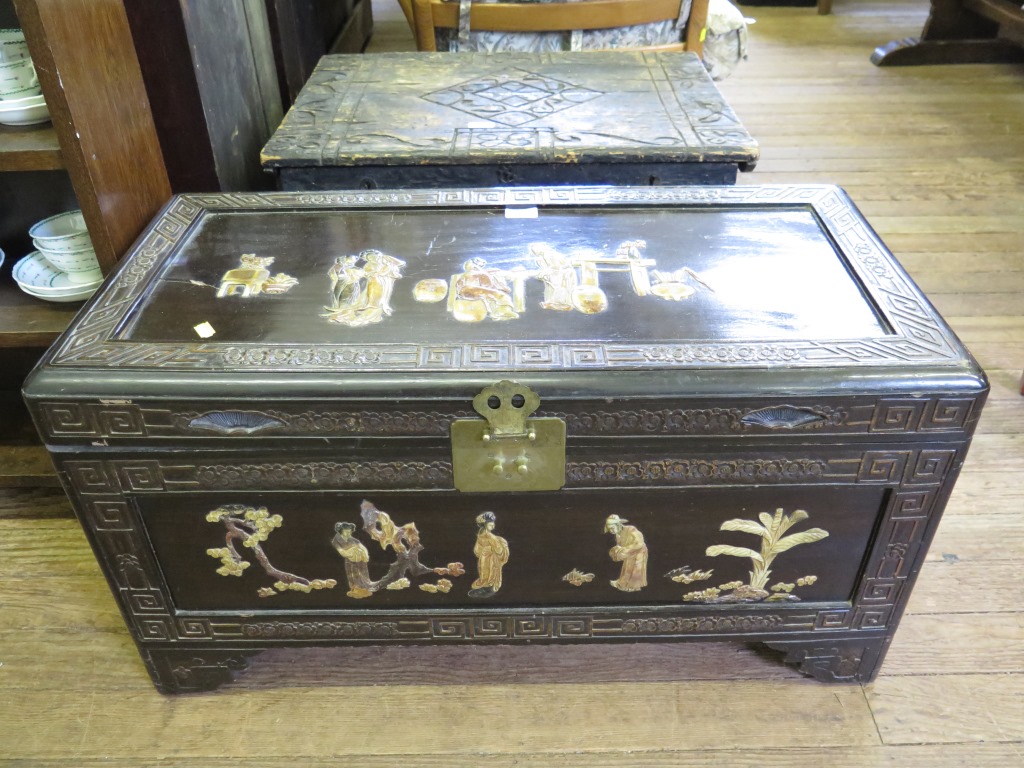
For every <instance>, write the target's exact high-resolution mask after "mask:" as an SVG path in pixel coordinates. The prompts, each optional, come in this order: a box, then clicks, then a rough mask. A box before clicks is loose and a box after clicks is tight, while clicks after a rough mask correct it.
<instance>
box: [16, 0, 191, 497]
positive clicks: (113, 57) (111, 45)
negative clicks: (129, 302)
mask: <svg viewBox="0 0 1024 768" xmlns="http://www.w3.org/2000/svg"><path fill="white" fill-rule="evenodd" d="M0 23H2V24H3V26H4V27H21V28H22V29H23V30H24V31H25V38H26V40H27V41H28V45H29V50H30V52H31V54H32V59H33V61H34V62H35V65H36V70H37V71H38V73H39V81H40V84H41V86H42V89H43V93H44V94H45V96H46V102H47V104H48V105H49V108H50V114H51V117H52V125H51V124H45V125H42V126H30V127H23V128H13V127H6V126H5V127H2V128H0V203H2V206H0V247H2V248H3V249H4V251H5V252H6V254H7V260H6V262H5V263H4V265H3V267H2V268H0V368H2V369H3V371H4V374H3V376H2V377H0V486H5V485H22V484H25V483H26V482H30V483H31V484H38V482H46V481H47V477H48V476H49V477H50V478H51V479H50V480H49V482H51V483H56V478H55V477H52V476H51V475H48V473H47V471H46V470H47V468H48V461H47V460H46V458H45V454H43V453H42V448H41V447H39V446H36V445H33V433H32V430H31V429H30V428H29V427H28V425H27V422H26V419H25V417H24V410H23V408H22V406H21V403H20V393H19V391H18V390H19V389H20V379H21V378H23V376H24V374H25V373H27V370H28V369H29V368H30V367H31V365H32V364H33V362H34V360H35V359H37V358H38V357H39V355H40V354H41V353H42V350H43V349H44V348H45V347H47V346H48V345H49V344H50V343H52V342H53V341H54V339H56V338H57V336H58V335H59V334H60V333H61V332H62V331H63V330H64V329H65V328H66V327H67V325H68V323H69V322H70V321H71V318H72V317H74V315H75V313H76V312H77V311H78V309H80V307H81V305H80V304H51V303H47V302H43V301H39V300H37V299H34V298H32V297H30V296H27V295H25V294H23V293H22V292H21V291H20V290H19V289H18V287H17V286H16V285H15V284H14V282H13V280H12V279H11V277H10V270H11V267H12V265H13V263H14V262H15V261H17V260H18V258H20V257H21V256H23V255H24V254H25V253H27V252H28V251H29V250H31V241H30V238H29V237H28V228H29V226H31V224H33V223H34V222H35V221H38V220H39V219H42V218H45V217H46V216H50V215H52V214H54V213H58V212H60V211H63V210H68V209H72V208H75V207H79V208H81V209H82V212H83V214H84V216H85V220H86V224H87V225H88V228H89V233H90V235H91V236H92V241H93V244H94V246H95V248H96V255H97V257H98V259H99V261H100V265H101V267H102V268H103V270H104V271H105V272H106V271H109V270H110V269H111V267H113V265H114V264H115V262H116V261H117V260H118V259H119V258H120V256H121V255H122V254H123V253H124V252H125V251H126V250H127V249H128V247H129V246H130V245H131V243H132V242H133V241H134V239H135V237H136V236H137V234H138V233H139V232H140V231H141V230H142V228H143V227H144V226H145V225H146V223H147V222H148V221H149V220H150V219H151V218H152V217H153V215H154V214H155V213H156V212H157V210H159V208H160V206H161V205H163V203H164V202H166V200H167V199H168V198H169V197H170V194H171V189H170V185H169V183H168V180H167V174H166V171H165V170H164V162H163V156H162V154H161V152H160V147H159V143H158V141H157V138H156V133H155V129H154V127H153V120H152V117H151V112H150V106H149V99H148V97H147V94H146V90H145V88H144V87H143V84H142V78H141V75H140V72H139V65H138V61H137V59H136V55H135V49H134V46H133V44H132V37H131V32H130V29H129V26H128V23H127V19H126V17H125V11H124V6H123V2H122V0H13V1H12V0H6V2H0Z"/></svg>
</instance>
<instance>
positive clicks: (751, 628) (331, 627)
mask: <svg viewBox="0 0 1024 768" xmlns="http://www.w3.org/2000/svg"><path fill="white" fill-rule="evenodd" d="M832 612H833V613H834V611H832ZM840 612H841V613H843V614H849V613H850V611H849V610H843V611H840ZM827 613H829V611H821V612H818V613H815V612H810V613H808V612H807V610H806V609H803V610H794V611H787V612H780V613H773V614H769V615H763V614H750V613H749V612H747V613H743V612H731V613H730V612H723V613H716V614H713V615H701V614H700V613H696V612H695V613H694V615H687V614H685V613H680V607H679V606H666V607H664V608H661V609H653V610H646V611H635V610H632V609H628V608H621V609H617V610H611V611H605V610H602V611H601V612H596V611H595V612H579V611H573V612H572V613H564V614H563V613H559V612H558V610H557V609H552V610H549V611H543V612H537V613H532V614H529V615H523V614H521V613H514V612H510V613H505V614H502V613H499V612H498V611H494V612H490V613H474V614H471V615H466V614H450V615H444V614H440V615H439V614H438V613H429V614H428V613H424V614H423V615H409V613H408V612H407V613H405V614H403V615H402V616H397V615H390V614H380V615H375V616H373V617H372V618H370V617H365V616H364V617H362V618H361V619H339V618H337V617H333V616H317V617H315V618H310V619H302V620H298V621H281V620H271V619H266V620H258V619H257V620H249V621H239V622H234V621H223V620H221V621H220V623H215V624H213V628H214V632H213V637H214V638H223V639H225V640H227V639H231V640H238V639H244V640H293V641H307V640H326V639H329V640H332V641H333V640H340V641H350V642H360V641H363V642H366V641H373V642H388V641H403V640H405V641H409V640H419V641H421V640H445V641H466V642H486V641H496V642H502V641H505V642H508V641H515V640H530V641H533V640H560V639H572V638H579V639H590V638H602V637H605V638H607V637H628V638H632V639H640V638H645V637H646V638H657V637H661V638H664V637H671V636H682V635H728V634H740V633H754V632H757V633H766V634H767V633H776V632H806V631H808V630H813V629H815V628H817V627H819V626H823V625H824V624H825V622H823V621H821V620H820V618H819V617H820V616H822V615H825V614H827ZM845 626H846V627H847V628H848V627H849V621H848V620H847V622H846V623H845Z"/></svg>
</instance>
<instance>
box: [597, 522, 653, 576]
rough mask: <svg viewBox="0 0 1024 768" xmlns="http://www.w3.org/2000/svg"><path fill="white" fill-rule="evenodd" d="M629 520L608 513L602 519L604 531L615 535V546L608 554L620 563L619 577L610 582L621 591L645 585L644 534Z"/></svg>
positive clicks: (645, 558)
mask: <svg viewBox="0 0 1024 768" xmlns="http://www.w3.org/2000/svg"><path fill="white" fill-rule="evenodd" d="M628 522H629V520H626V519H625V518H623V517H619V516H618V515H609V516H608V518H607V519H606V520H605V521H604V532H605V533H610V534H612V535H613V536H615V546H614V547H612V548H611V550H610V551H609V552H608V555H609V556H610V557H611V559H612V560H614V561H615V562H617V563H622V571H621V572H620V573H619V578H617V579H615V580H614V581H612V582H611V584H612V586H613V587H615V588H616V589H621V590H622V591H623V592H637V591H639V590H641V589H643V588H644V587H646V586H647V544H646V543H645V542H644V535H643V534H642V533H640V530H639V529H638V528H637V527H636V526H633V525H626V523H628Z"/></svg>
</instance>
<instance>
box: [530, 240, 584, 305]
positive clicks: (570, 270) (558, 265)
mask: <svg viewBox="0 0 1024 768" xmlns="http://www.w3.org/2000/svg"><path fill="white" fill-rule="evenodd" d="M530 256H531V257H533V259H534V260H535V261H536V262H537V272H536V277H537V278H538V279H539V280H540V281H541V282H543V283H544V300H543V301H542V302H541V306H542V307H544V309H554V310H559V311H563V312H571V311H572V310H573V309H575V307H574V306H573V294H574V292H575V290H576V285H577V283H578V282H579V276H578V275H577V274H576V267H575V266H573V263H572V260H571V259H570V258H569V257H568V256H566V255H565V254H562V253H559V252H558V251H556V250H555V249H554V248H552V247H551V246H550V245H548V244H547V243H532V244H531V245H530Z"/></svg>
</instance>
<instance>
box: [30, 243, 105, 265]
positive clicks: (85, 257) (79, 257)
mask: <svg viewBox="0 0 1024 768" xmlns="http://www.w3.org/2000/svg"><path fill="white" fill-rule="evenodd" d="M32 242H33V244H34V245H35V246H36V248H37V249H38V250H39V252H40V253H41V254H43V258H45V259H46V260H47V261H48V262H50V263H51V264H53V266H55V267H57V269H59V270H61V271H62V272H91V271H93V270H98V269H99V268H100V264H99V262H98V261H97V260H96V251H94V250H93V248H92V246H91V245H90V246H86V247H85V248H81V249H79V250H75V251H53V250H50V249H49V248H44V247H43V246H42V245H41V244H40V243H39V242H37V241H35V240H33V241H32Z"/></svg>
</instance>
